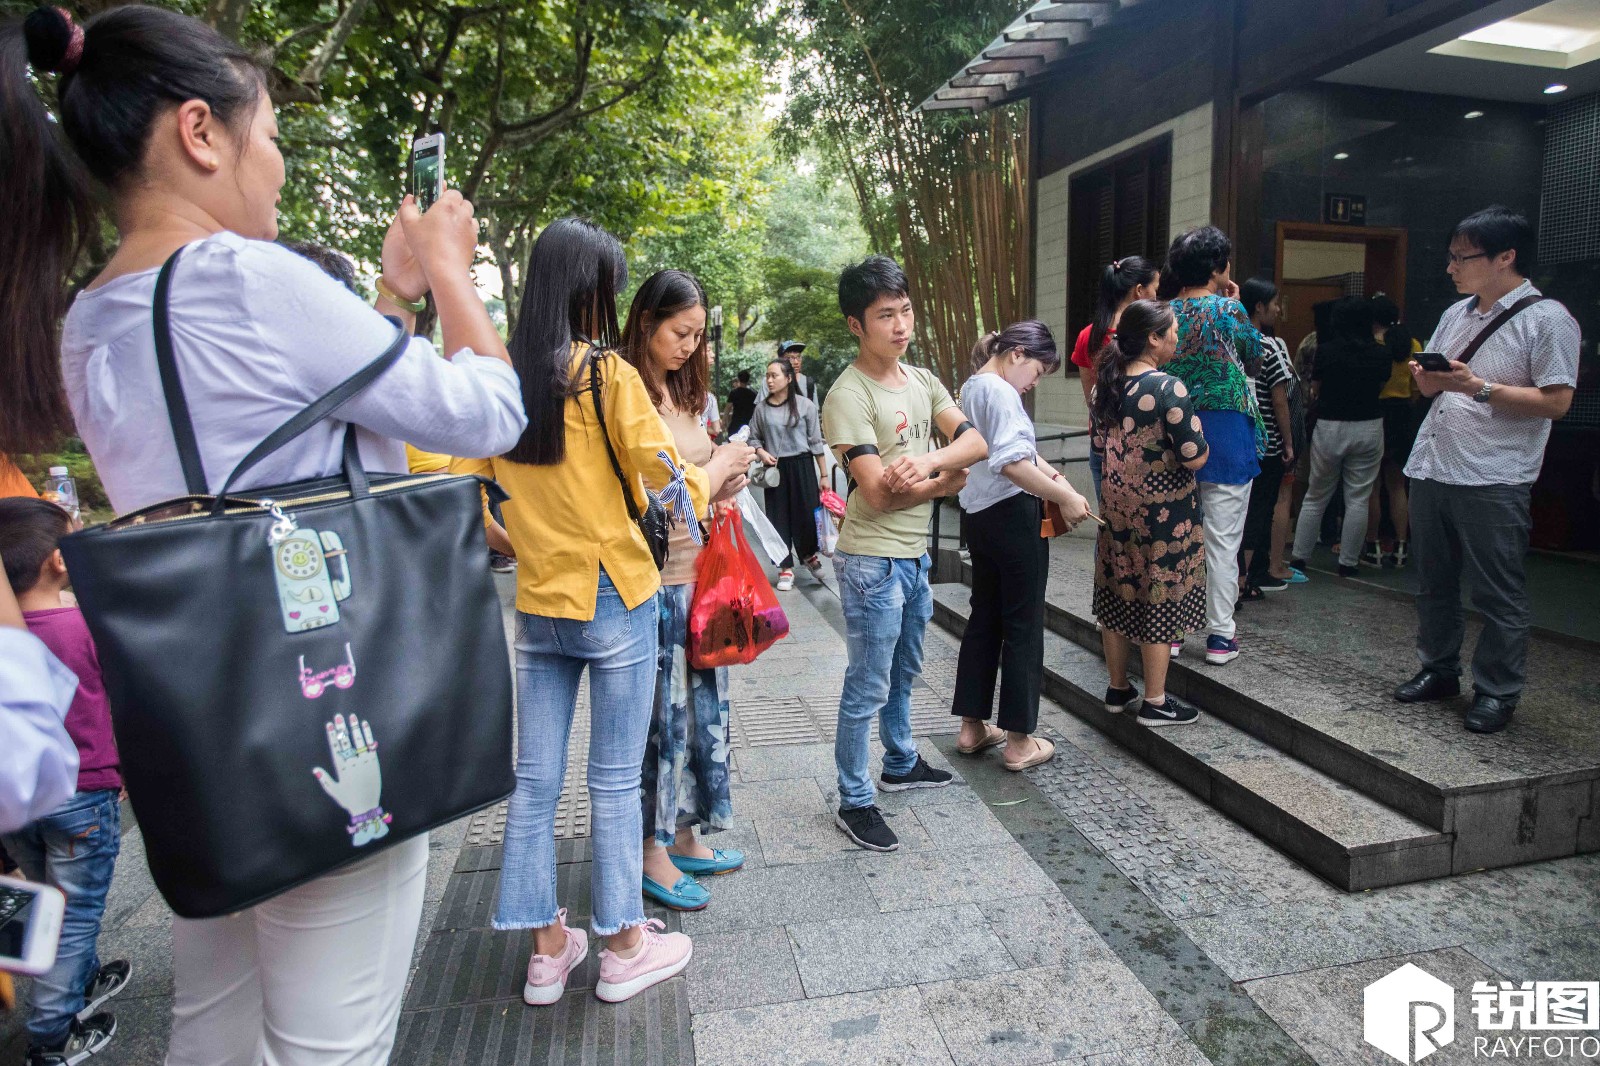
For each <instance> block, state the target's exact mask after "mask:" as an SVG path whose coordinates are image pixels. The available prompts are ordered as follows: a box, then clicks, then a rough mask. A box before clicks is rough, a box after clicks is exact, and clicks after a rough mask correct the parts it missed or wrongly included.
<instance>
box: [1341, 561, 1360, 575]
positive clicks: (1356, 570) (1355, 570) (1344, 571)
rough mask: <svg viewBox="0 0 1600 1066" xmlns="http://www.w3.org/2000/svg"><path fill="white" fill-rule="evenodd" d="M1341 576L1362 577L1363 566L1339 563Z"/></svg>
mask: <svg viewBox="0 0 1600 1066" xmlns="http://www.w3.org/2000/svg"><path fill="white" fill-rule="evenodd" d="M1339 576H1340V577H1360V576H1361V567H1359V566H1346V565H1344V564H1343V563H1340V564H1339Z"/></svg>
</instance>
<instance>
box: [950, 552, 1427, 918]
mask: <svg viewBox="0 0 1600 1066" xmlns="http://www.w3.org/2000/svg"><path fill="white" fill-rule="evenodd" d="M933 591H934V618H935V620H936V621H938V622H939V624H941V625H942V626H944V627H945V628H946V629H948V630H950V631H951V632H952V633H955V634H957V635H959V634H960V633H961V632H962V630H963V629H964V628H965V627H966V618H967V597H968V589H967V587H966V586H965V585H956V584H944V585H935V586H934V589H933ZM1044 667H1045V671H1044V677H1045V684H1044V687H1045V692H1046V694H1047V695H1048V696H1049V697H1050V698H1051V699H1053V700H1055V701H1056V702H1057V703H1059V704H1061V705H1062V706H1063V707H1065V708H1066V709H1067V710H1068V711H1070V712H1071V713H1072V714H1074V715H1076V716H1077V717H1079V718H1081V719H1083V720H1084V721H1085V722H1087V723H1088V724H1090V725H1092V726H1094V727H1095V728H1096V729H1098V730H1100V731H1101V732H1103V733H1105V734H1106V735H1107V736H1109V737H1111V738H1112V739H1113V740H1115V741H1116V742H1117V743H1118V744H1120V745H1121V746H1123V747H1124V748H1126V749H1128V750H1129V751H1131V752H1133V753H1134V754H1136V755H1138V756H1139V757H1140V758H1141V759H1143V760H1144V761H1145V762H1147V763H1149V764H1150V765H1151V766H1154V767H1155V768H1156V769H1158V770H1160V771H1161V772H1162V773H1164V774H1166V775H1167V776H1168V777H1170V778H1172V779H1173V780H1174V781H1176V782H1177V783H1179V784H1180V785H1182V786H1183V787H1184V788H1186V789H1188V790H1189V791H1191V792H1193V793H1194V794H1195V795H1197V796H1199V797H1200V798H1201V799H1203V800H1205V801H1206V802H1208V803H1210V804H1211V805H1212V806H1213V807H1215V808H1217V809H1218V810H1220V811H1222V812H1223V813H1224V814H1226V815H1228V816H1229V817H1230V818H1233V819H1234V820H1235V821H1237V822H1239V823H1240V824H1241V825H1243V826H1245V827H1246V828H1248V829H1249V830H1251V831H1252V832H1254V833H1255V834H1256V835H1257V836H1259V837H1261V838H1262V839H1263V840H1266V841H1267V842H1268V843H1270V844H1272V845H1273V846H1275V847H1277V848H1279V849H1280V850H1282V851H1283V852H1285V853H1287V854H1288V855H1289V856H1291V857H1292V858H1294V859H1295V860H1296V861H1298V862H1300V863H1302V864H1304V865H1305V866H1306V867H1307V868H1309V869H1311V870H1313V871H1315V872H1316V873H1317V874H1319V875H1321V876H1322V877H1324V878H1326V879H1327V880H1328V881H1330V882H1332V883H1333V884H1335V885H1337V886H1339V887H1340V888H1343V889H1345V890H1347V891H1352V892H1356V891H1362V890H1364V889H1369V888H1379V887H1382V886H1385V885H1395V884H1404V883H1406V882H1410V881H1423V880H1428V879H1430V878H1435V877H1442V876H1444V875H1446V874H1448V873H1450V861H1451V853H1452V838H1451V834H1449V833H1445V832H1441V831H1439V830H1438V829H1435V828H1432V827H1430V826H1428V825H1425V824H1423V823H1422V822H1419V821H1417V820H1416V819H1414V818H1410V817H1408V816H1406V815H1404V814H1402V813H1400V812H1399V811H1396V810H1394V809H1393V808H1390V807H1387V806H1385V805H1384V804H1382V803H1379V802H1377V801H1376V800H1373V799H1371V798H1370V797H1368V796H1365V795H1363V794H1361V793H1360V792H1358V791H1356V790H1355V789H1353V788H1350V787H1349V786H1348V785H1345V784H1343V783H1341V782H1340V781H1337V780H1335V779H1334V778H1332V777H1330V776H1328V775H1327V774H1325V773H1322V772H1321V771H1319V770H1317V769H1315V768H1313V767H1311V766H1307V765H1306V764H1305V763H1303V762H1301V761H1300V760H1298V759H1296V758H1294V757H1293V756H1292V755H1289V754H1286V753H1285V752H1283V751H1280V750H1278V749H1277V748H1274V747H1272V746H1271V745H1270V744H1267V743H1265V742H1263V741H1261V740H1258V739H1257V738H1255V737H1253V736H1251V735H1250V734H1249V733H1247V732H1245V731H1244V730H1241V729H1239V728H1237V727H1236V726H1234V725H1231V724H1229V723H1228V722H1226V721H1224V720H1222V719H1221V718H1218V717H1217V716H1215V715H1211V714H1206V715H1203V716H1202V717H1201V719H1200V721H1198V722H1196V723H1195V724H1194V725H1191V726H1184V727H1181V728H1168V729H1150V728H1147V727H1145V726H1141V725H1139V724H1138V722H1137V721H1136V720H1135V719H1134V716H1132V715H1126V714H1110V713H1108V712H1107V711H1106V709H1105V707H1104V706H1103V704H1102V699H1103V697H1104V694H1105V686H1106V672H1105V666H1104V664H1103V663H1102V662H1101V660H1100V658H1099V656H1098V655H1096V654H1093V653H1091V652H1089V651H1087V650H1086V649H1084V648H1082V647H1080V646H1078V645H1077V644H1075V643H1073V642H1071V641H1069V640H1067V639H1065V638H1064V637H1062V636H1061V635H1060V634H1059V633H1057V632H1054V631H1050V630H1047V631H1046V633H1045V656H1044Z"/></svg>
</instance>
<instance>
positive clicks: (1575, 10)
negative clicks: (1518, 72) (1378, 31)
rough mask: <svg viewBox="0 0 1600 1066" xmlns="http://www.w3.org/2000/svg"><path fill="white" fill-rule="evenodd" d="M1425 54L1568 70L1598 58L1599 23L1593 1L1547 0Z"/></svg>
mask: <svg viewBox="0 0 1600 1066" xmlns="http://www.w3.org/2000/svg"><path fill="white" fill-rule="evenodd" d="M1428 51H1430V52H1433V53H1436V54H1438V55H1447V56H1459V57H1461V58H1463V59H1487V60H1492V61H1495V62H1500V63H1513V64H1517V65H1519V66H1529V67H1547V68H1550V69H1552V70H1571V69H1573V68H1574V67H1581V66H1583V65H1584V64H1585V63H1589V62H1592V61H1593V60H1595V59H1600V19H1597V18H1596V9H1595V5H1594V2H1593V0H1548V2H1547V3H1542V4H1540V5H1539V6H1538V7H1534V8H1532V9H1530V10H1527V11H1524V12H1522V13H1521V14H1519V15H1513V16H1512V17H1510V18H1505V19H1501V20H1499V21H1498V22H1493V23H1490V24H1489V25H1487V26H1480V27H1478V28H1477V29H1474V30H1471V31H1469V32H1467V33H1463V34H1461V35H1460V36H1459V37H1457V38H1456V39H1454V40H1451V41H1445V42H1444V43H1443V44H1438V45H1435V46H1434V47H1432V48H1430V49H1428Z"/></svg>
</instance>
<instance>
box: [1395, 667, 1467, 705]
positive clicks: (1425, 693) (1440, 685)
mask: <svg viewBox="0 0 1600 1066" xmlns="http://www.w3.org/2000/svg"><path fill="white" fill-rule="evenodd" d="M1459 695H1461V679H1460V678H1459V677H1457V676H1455V675H1454V674H1442V673H1440V672H1439V671H1437V670H1418V671H1417V676H1416V677H1413V678H1412V679H1411V680H1410V681H1407V682H1406V683H1405V684H1403V685H1401V686H1400V687H1399V688H1397V689H1395V690H1394V698H1395V699H1397V700H1399V701H1400V702H1401V703H1428V702H1429V701H1431V700H1447V699H1449V698H1450V697H1451V696H1459Z"/></svg>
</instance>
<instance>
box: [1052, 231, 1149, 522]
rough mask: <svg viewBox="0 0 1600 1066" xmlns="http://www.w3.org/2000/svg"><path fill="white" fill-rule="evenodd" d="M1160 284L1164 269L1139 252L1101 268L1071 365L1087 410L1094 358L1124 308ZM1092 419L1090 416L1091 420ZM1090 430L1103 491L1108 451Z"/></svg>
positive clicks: (1092, 463)
mask: <svg viewBox="0 0 1600 1066" xmlns="http://www.w3.org/2000/svg"><path fill="white" fill-rule="evenodd" d="M1160 286H1161V270H1160V269H1159V268H1158V267H1157V266H1156V264H1155V263H1152V262H1151V261H1150V260H1148V259H1146V258H1144V257H1143V256H1139V255H1130V256H1124V257H1123V258H1121V259H1118V260H1116V261H1115V262H1112V263H1107V264H1106V268H1105V269H1104V270H1102V271H1101V272H1100V296H1099V299H1098V300H1097V301H1096V303H1095V308H1094V321H1092V322H1090V323H1089V324H1088V325H1087V326H1084V327H1083V329H1081V330H1079V331H1078V340H1077V343H1076V344H1074V345H1073V346H1072V365H1073V366H1075V367H1077V368H1078V383H1079V384H1080V385H1082V386H1083V406H1084V409H1085V410H1088V409H1089V408H1091V407H1093V406H1094V398H1093V393H1094V380H1095V374H1094V359H1095V356H1097V355H1099V354H1100V352H1101V351H1102V350H1103V349H1104V348H1105V346H1106V345H1107V344H1109V343H1110V342H1111V340H1112V339H1113V338H1115V337H1116V335H1117V321H1118V320H1119V319H1120V318H1121V317H1122V312H1123V309H1124V308H1126V307H1127V306H1128V305H1129V304H1131V303H1133V301H1135V300H1153V299H1155V295H1156V290H1157V289H1158V288H1159V287H1160ZM1092 421H1093V420H1092V419H1091V422H1092ZM1093 428H1094V427H1093V426H1092V425H1091V426H1090V430H1091V432H1090V434H1089V477H1090V478H1091V479H1093V481H1094V494H1095V496H1096V498H1098V497H1099V495H1100V470H1101V462H1102V459H1103V456H1104V453H1105V441H1104V440H1102V439H1101V438H1100V437H1099V436H1098V435H1097V434H1095V433H1094V432H1093Z"/></svg>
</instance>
